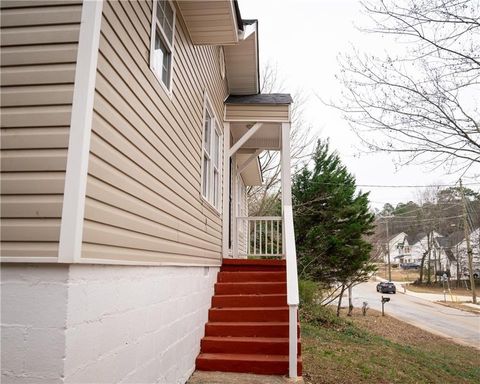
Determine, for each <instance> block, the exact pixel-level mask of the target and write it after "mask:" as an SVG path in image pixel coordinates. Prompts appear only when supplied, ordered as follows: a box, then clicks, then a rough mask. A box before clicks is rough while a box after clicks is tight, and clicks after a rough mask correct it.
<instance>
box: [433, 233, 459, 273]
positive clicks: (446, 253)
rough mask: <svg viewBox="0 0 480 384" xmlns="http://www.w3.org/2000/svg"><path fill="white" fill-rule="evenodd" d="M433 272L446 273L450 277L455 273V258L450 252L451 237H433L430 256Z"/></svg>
mask: <svg viewBox="0 0 480 384" xmlns="http://www.w3.org/2000/svg"><path fill="white" fill-rule="evenodd" d="M430 262H431V264H433V267H434V273H437V272H441V273H442V274H443V273H446V274H447V275H449V276H450V277H451V276H453V275H454V274H455V270H456V258H455V255H454V254H453V252H452V238H451V237H445V236H442V237H435V238H434V239H433V247H432V256H431V260H430Z"/></svg>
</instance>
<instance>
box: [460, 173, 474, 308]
mask: <svg viewBox="0 0 480 384" xmlns="http://www.w3.org/2000/svg"><path fill="white" fill-rule="evenodd" d="M460 192H461V193H462V203H463V204H462V208H463V228H464V231H465V240H466V242H467V257H468V272H469V275H470V288H471V289H472V303H473V304H477V294H476V292H475V277H473V251H472V246H471V244H470V232H469V230H468V222H467V203H466V201H465V192H464V190H463V186H462V179H460Z"/></svg>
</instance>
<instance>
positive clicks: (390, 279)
mask: <svg viewBox="0 0 480 384" xmlns="http://www.w3.org/2000/svg"><path fill="white" fill-rule="evenodd" d="M384 217H385V226H386V227H387V257H388V281H392V265H391V263H390V239H389V234H388V219H390V218H391V217H393V216H384Z"/></svg>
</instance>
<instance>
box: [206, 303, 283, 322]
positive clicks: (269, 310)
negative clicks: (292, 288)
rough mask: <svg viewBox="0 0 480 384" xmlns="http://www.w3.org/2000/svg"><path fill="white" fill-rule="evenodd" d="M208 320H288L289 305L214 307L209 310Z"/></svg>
mask: <svg viewBox="0 0 480 384" xmlns="http://www.w3.org/2000/svg"><path fill="white" fill-rule="evenodd" d="M208 320H209V321H211V322H215V321H219V322H230V321H233V322H242V321H246V322H252V321H254V322H258V321H276V322H288V307H287V306H283V307H240V308H212V309H210V310H209V312H208Z"/></svg>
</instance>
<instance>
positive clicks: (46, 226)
mask: <svg viewBox="0 0 480 384" xmlns="http://www.w3.org/2000/svg"><path fill="white" fill-rule="evenodd" d="M1 8H2V10H1V25H2V29H1V35H0V42H1V47H2V55H1V66H2V68H1V83H2V91H1V106H2V120H1V148H2V151H1V171H2V183H1V194H2V198H1V211H2V223H1V237H2V245H1V256H3V257H38V258H39V260H41V259H42V258H52V257H57V255H58V241H59V235H60V219H61V214H62V203H63V190H64V183H65V169H66V158H67V147H68V135H69V127H70V116H71V104H72V96H73V83H74V78H75V63H76V59H77V45H78V36H79V30H80V17H81V12H82V2H81V1H78V0H77V1H68V0H65V1H44V0H38V1H22V0H20V1H19V0H15V1H2V2H1Z"/></svg>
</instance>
